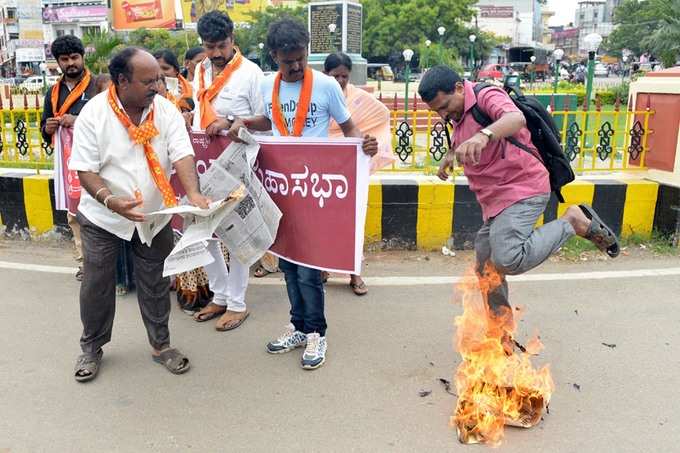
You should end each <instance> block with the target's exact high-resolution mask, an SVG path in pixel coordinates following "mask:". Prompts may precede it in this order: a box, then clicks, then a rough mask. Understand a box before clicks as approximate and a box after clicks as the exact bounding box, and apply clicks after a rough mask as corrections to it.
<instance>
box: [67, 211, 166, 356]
mask: <svg viewBox="0 0 680 453" xmlns="http://www.w3.org/2000/svg"><path fill="white" fill-rule="evenodd" d="M77 219H78V223H80V226H81V235H82V241H83V281H82V283H81V285H80V319H81V321H82V322H83V334H82V336H81V338H80V347H81V348H82V350H83V352H96V351H97V350H98V349H99V348H101V347H102V346H104V345H105V344H106V343H108V342H109V341H111V330H112V328H113V318H114V315H115V313H116V259H117V258H118V253H119V251H120V242H121V240H122V239H120V238H119V237H118V236H116V235H114V234H111V233H109V232H108V231H106V230H104V229H102V228H99V227H98V226H96V225H95V224H93V223H92V222H90V221H89V220H87V218H85V216H83V215H82V214H81V213H80V212H79V213H78V215H77ZM130 245H131V247H132V253H133V260H134V261H133V262H134V269H135V282H136V284H137V300H138V301H139V309H140V311H141V313H142V320H143V321H144V326H145V327H146V332H147V334H148V337H149V343H150V344H151V346H152V347H154V348H155V349H159V350H160V349H163V348H166V347H168V346H169V345H170V332H169V330H168V319H169V318H170V278H168V277H165V278H163V262H164V261H165V258H167V256H168V255H169V254H170V251H171V250H172V248H173V236H172V228H171V227H170V224H169V223H168V225H166V226H165V228H163V229H162V230H161V231H160V232H159V233H158V234H157V235H156V236H155V237H154V238H153V241H152V243H151V247H148V246H146V245H145V244H142V243H141V242H140V240H139V236H138V235H137V232H136V231H135V234H134V235H133V236H132V240H131V241H130Z"/></svg>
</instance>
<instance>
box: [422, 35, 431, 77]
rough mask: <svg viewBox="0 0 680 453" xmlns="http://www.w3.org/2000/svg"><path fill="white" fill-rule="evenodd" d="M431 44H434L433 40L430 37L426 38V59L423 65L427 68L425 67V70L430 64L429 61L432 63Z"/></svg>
mask: <svg viewBox="0 0 680 453" xmlns="http://www.w3.org/2000/svg"><path fill="white" fill-rule="evenodd" d="M431 45H432V41H430V40H429V39H426V40H425V47H426V50H425V61H424V62H423V66H424V67H425V68H424V69H425V70H427V67H428V65H429V63H430V61H429V60H430V46H431Z"/></svg>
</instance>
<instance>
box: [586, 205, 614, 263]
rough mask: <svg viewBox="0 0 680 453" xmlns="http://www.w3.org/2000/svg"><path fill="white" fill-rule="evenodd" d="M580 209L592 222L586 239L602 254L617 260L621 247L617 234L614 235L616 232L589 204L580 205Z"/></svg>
mask: <svg viewBox="0 0 680 453" xmlns="http://www.w3.org/2000/svg"><path fill="white" fill-rule="evenodd" d="M578 207H579V208H581V211H583V213H584V214H585V216H586V217H588V218H589V219H590V221H591V222H590V227H589V228H588V232H587V233H586V235H585V238H586V239H588V240H589V241H590V242H592V243H593V244H595V247H597V248H598V249H599V250H600V251H601V252H604V253H606V254H607V255H609V256H610V257H612V258H616V257H617V256H619V253H620V251H621V247H620V245H619V240H618V239H617V237H616V234H614V230H612V229H611V228H609V227H608V226H607V225H606V224H605V223H604V222H603V221H602V219H601V218H600V216H598V215H597V213H596V212H595V210H594V209H593V208H591V207H590V206H588V205H587V204H580V205H578Z"/></svg>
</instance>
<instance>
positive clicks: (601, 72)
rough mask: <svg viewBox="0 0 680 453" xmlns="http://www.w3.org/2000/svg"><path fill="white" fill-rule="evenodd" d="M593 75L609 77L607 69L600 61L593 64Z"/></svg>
mask: <svg viewBox="0 0 680 453" xmlns="http://www.w3.org/2000/svg"><path fill="white" fill-rule="evenodd" d="M595 77H609V69H607V67H606V66H605V65H603V64H602V63H597V64H595Z"/></svg>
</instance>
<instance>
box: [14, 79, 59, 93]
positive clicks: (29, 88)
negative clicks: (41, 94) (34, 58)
mask: <svg viewBox="0 0 680 453" xmlns="http://www.w3.org/2000/svg"><path fill="white" fill-rule="evenodd" d="M57 80H59V76H47V77H45V81H44V82H43V76H31V77H29V78H28V79H26V80H24V81H23V82H21V85H19V88H20V89H21V91H22V92H24V93H32V92H36V91H40V90H42V88H43V83H46V84H47V86H48V87H50V86H52V85H54V84H55V83H57Z"/></svg>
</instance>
